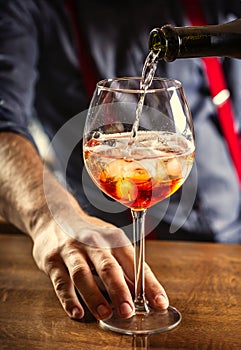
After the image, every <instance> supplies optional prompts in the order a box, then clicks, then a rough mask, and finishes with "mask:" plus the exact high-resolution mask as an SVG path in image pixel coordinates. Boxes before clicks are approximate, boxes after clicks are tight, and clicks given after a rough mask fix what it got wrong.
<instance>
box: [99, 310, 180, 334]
mask: <svg viewBox="0 0 241 350" xmlns="http://www.w3.org/2000/svg"><path fill="white" fill-rule="evenodd" d="M181 319H182V316H181V313H180V312H179V311H178V310H177V309H175V308H174V307H172V306H169V307H168V309H167V310H157V309H155V310H154V309H150V312H149V313H147V314H136V315H134V316H132V317H131V318H128V319H122V318H120V317H118V316H117V315H116V314H115V313H114V314H113V316H112V317H111V318H110V319H109V320H106V321H100V326H101V327H102V328H103V329H107V330H111V331H113V332H117V333H121V334H154V333H161V332H165V331H168V330H171V329H173V328H174V327H176V326H177V325H178V324H179V323H180V322H181Z"/></svg>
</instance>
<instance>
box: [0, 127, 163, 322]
mask: <svg viewBox="0 0 241 350" xmlns="http://www.w3.org/2000/svg"><path fill="white" fill-rule="evenodd" d="M0 163H1V164H4V166H3V167H1V170H0V198H1V201H0V215H2V216H3V217H4V218H5V219H6V220H8V221H9V222H11V223H12V224H14V225H15V226H16V227H18V228H19V229H21V230H22V231H23V232H25V233H27V234H28V235H29V236H30V237H31V238H32V240H33V256H34V259H35V261H36V263H37V265H38V267H39V268H40V269H41V270H43V271H44V272H45V273H46V274H47V275H48V276H49V277H50V279H51V281H52V283H53V286H54V289H55V292H56V294H57V296H58V298H59V300H60V302H61V304H62V306H63V308H64V310H65V311H66V312H67V314H68V315H69V316H70V317H73V318H81V317H83V316H84V309H83V305H81V303H80V301H79V299H78V297H77V294H76V289H77V290H78V292H79V294H80V295H81V297H82V300H83V301H84V303H86V305H87V306H88V308H89V309H90V311H91V312H92V314H93V315H94V316H95V317H96V318H97V319H106V318H108V317H110V316H111V314H112V308H111V306H110V304H109V302H108V301H107V300H106V298H105V297H104V296H103V294H102V293H101V290H100V289H99V286H98V284H97V283H96V279H95V278H94V277H93V274H92V271H93V270H95V271H96V272H97V274H98V276H99V279H100V280H101V281H102V283H103V285H104V286H105V288H106V291H107V293H108V295H109V298H110V300H111V303H112V304H113V307H114V308H115V309H116V310H117V312H118V314H119V315H120V317H123V318H127V317H130V316H131V315H132V314H133V312H134V306H133V301H132V296H131V289H132V287H133V280H134V276H133V248H132V246H131V245H130V244H129V242H128V241H127V238H126V236H125V235H124V233H123V232H122V231H121V230H120V229H118V228H116V227H114V226H113V225H110V224H107V223H105V222H103V221H101V220H99V219H96V218H93V217H90V216H88V215H86V214H85V213H84V212H83V210H82V209H81V208H80V207H79V205H78V203H77V201H76V200H75V199H74V197H73V196H72V195H71V194H70V193H69V192H68V191H67V190H66V189H65V188H63V186H62V185H61V184H59V182H58V181H57V180H56V179H55V177H54V176H53V175H52V174H51V173H50V172H48V171H45V168H44V165H43V162H42V160H41V159H40V157H39V154H38V153H37V151H36V149H35V148H34V147H33V145H32V144H31V143H30V142H29V141H28V140H27V139H25V138H24V137H22V136H20V135H18V134H15V133H11V132H9V133H8V132H6V133H2V134H1V137H0ZM43 174H44V177H43ZM66 232H67V233H66ZM117 240H118V241H117ZM103 247H109V248H106V249H105V248H103ZM114 247H116V248H114ZM146 297H147V299H148V300H149V302H150V303H151V304H153V305H154V306H156V307H160V308H167V306H168V299H167V297H166V294H165V291H164V289H163V287H162V286H161V285H160V284H159V282H158V281H157V280H156V278H155V277H154V275H153V273H152V272H151V270H150V269H149V267H148V266H146Z"/></svg>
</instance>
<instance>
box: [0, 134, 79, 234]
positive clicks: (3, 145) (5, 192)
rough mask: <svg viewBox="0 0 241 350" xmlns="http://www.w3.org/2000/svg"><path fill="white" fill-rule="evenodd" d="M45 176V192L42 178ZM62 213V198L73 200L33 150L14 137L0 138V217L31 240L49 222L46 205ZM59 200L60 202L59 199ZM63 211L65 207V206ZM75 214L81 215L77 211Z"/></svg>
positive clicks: (29, 145) (3, 135)
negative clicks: (51, 200) (51, 201)
mask: <svg viewBox="0 0 241 350" xmlns="http://www.w3.org/2000/svg"><path fill="white" fill-rule="evenodd" d="M43 174H45V180H46V181H45V184H46V186H45V188H44V180H43V179H44V177H43ZM46 191H51V194H50V195H51V196H52V198H53V205H54V206H55V208H56V209H57V207H58V205H59V210H60V211H61V210H63V205H64V203H63V198H65V200H66V198H67V197H69V199H70V200H71V202H72V203H73V204H74V205H77V204H76V203H74V199H73V198H72V197H71V195H70V194H69V193H68V192H67V191H66V190H65V189H64V188H63V187H62V186H61V185H60V184H59V183H58V182H57V180H56V179H55V178H54V176H52V175H51V174H50V173H49V172H48V171H47V170H46V169H45V168H44V164H43V162H42V160H41V158H40V156H39V154H38V152H37V151H36V149H35V147H34V146H33V145H32V144H31V143H30V142H29V141H28V140H27V139H25V138H24V137H22V136H20V135H18V134H15V133H5V132H4V133H1V134H0V215H1V216H2V217H4V218H5V219H6V220H7V221H9V222H10V223H12V224H13V225H15V226H16V227H18V228H19V229H20V230H22V231H23V232H25V233H28V234H30V235H31V236H32V238H33V235H34V234H35V232H36V231H39V226H41V225H43V224H44V222H48V221H49V220H50V219H51V213H50V210H49V208H48V203H47V201H46ZM61 198H62V199H61ZM66 207H68V206H67V205H66ZM78 210H79V213H82V214H83V215H84V213H83V212H82V211H81V209H80V208H78Z"/></svg>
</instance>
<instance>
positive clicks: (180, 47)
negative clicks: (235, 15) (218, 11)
mask: <svg viewBox="0 0 241 350" xmlns="http://www.w3.org/2000/svg"><path fill="white" fill-rule="evenodd" d="M149 49H150V50H152V51H154V52H155V53H158V51H160V52H159V55H158V58H159V59H164V60H165V61H167V62H171V61H174V60H175V59H177V58H189V57H208V56H225V57H232V58H241V18H240V19H237V20H235V21H232V22H228V23H224V24H218V25H206V26H200V27H198V26H196V27H195V26H194V27H174V26H172V25H169V24H167V25H165V26H163V27H161V28H155V29H153V30H152V31H151V33H150V36H149Z"/></svg>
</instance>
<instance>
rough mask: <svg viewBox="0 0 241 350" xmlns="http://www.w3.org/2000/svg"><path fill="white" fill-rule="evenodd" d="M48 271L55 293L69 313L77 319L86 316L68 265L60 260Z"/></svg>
mask: <svg viewBox="0 0 241 350" xmlns="http://www.w3.org/2000/svg"><path fill="white" fill-rule="evenodd" d="M48 273H49V277H50V279H51V281H52V283H53V286H54V290H55V293H56V295H57V297H58V299H59V301H60V303H61V305H62V307H63V309H64V310H65V312H66V313H67V315H68V316H69V317H71V318H75V319H80V318H82V317H83V316H84V309H83V307H82V306H81V304H80V302H79V300H78V297H77V295H76V293H75V289H74V285H73V283H72V281H71V278H70V276H69V274H68V272H67V269H66V266H65V265H64V264H63V263H62V262H61V261H59V262H58V263H56V264H55V265H54V266H52V267H51V269H50V270H49V271H48Z"/></svg>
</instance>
